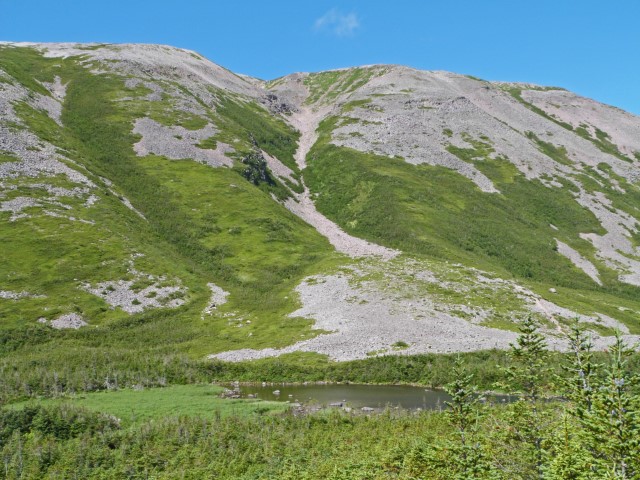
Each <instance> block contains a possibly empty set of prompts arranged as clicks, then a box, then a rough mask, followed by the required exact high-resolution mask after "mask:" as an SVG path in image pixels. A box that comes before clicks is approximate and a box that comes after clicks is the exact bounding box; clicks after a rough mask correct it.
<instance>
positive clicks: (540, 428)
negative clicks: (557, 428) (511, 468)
mask: <svg viewBox="0 0 640 480" xmlns="http://www.w3.org/2000/svg"><path fill="white" fill-rule="evenodd" d="M539 328H540V325H539V324H538V322H537V321H536V320H535V319H534V318H533V317H531V316H529V317H527V318H526V319H525V320H524V322H523V323H522V325H520V335H519V336H518V339H517V341H516V343H515V344H511V350H510V352H509V358H510V365H509V367H508V368H507V371H506V373H507V379H508V381H509V383H510V385H511V386H512V388H513V389H515V391H516V392H517V393H518V394H520V395H521V398H520V399H519V400H518V401H517V402H516V403H515V404H514V405H513V407H512V412H513V414H512V428H513V432H514V437H515V440H516V442H517V443H518V444H519V447H518V453H519V454H520V455H521V457H522V458H523V459H524V464H525V471H524V472H523V473H524V476H525V477H527V478H528V477H532V478H543V465H544V450H543V441H544V429H545V427H546V423H547V422H546V419H545V416H544V414H543V413H542V412H541V411H540V400H541V399H542V398H543V396H544V394H545V393H546V390H547V387H548V384H547V383H548V378H549V374H550V373H549V372H550V368H549V366H548V356H549V352H548V350H547V343H546V340H545V338H544V336H543V335H542V334H541V333H540V331H539Z"/></svg>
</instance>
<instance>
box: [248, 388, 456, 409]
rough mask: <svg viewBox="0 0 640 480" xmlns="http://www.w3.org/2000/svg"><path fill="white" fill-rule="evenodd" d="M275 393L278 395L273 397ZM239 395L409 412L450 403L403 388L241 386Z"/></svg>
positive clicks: (442, 395)
mask: <svg viewBox="0 0 640 480" xmlns="http://www.w3.org/2000/svg"><path fill="white" fill-rule="evenodd" d="M276 391H279V392H280V393H279V394H277V393H274V392H276ZM240 393H241V395H242V396H243V397H246V396H247V395H256V396H257V398H259V399H261V400H276V401H283V402H286V401H288V402H291V403H294V402H299V403H304V404H310V403H312V404H319V405H325V406H328V405H331V404H339V403H343V404H344V405H345V406H349V407H353V408H362V407H370V408H376V409H378V408H384V407H386V406H390V407H400V408H403V409H408V410H415V409H418V408H421V409H423V410H438V409H441V408H445V407H446V405H445V403H444V402H446V401H448V400H450V399H451V397H450V396H449V395H448V394H447V393H445V392H443V391H439V390H429V389H425V388H424V387H411V386H404V385H336V384H330V385H267V386H264V387H263V386H260V385H250V386H241V387H240Z"/></svg>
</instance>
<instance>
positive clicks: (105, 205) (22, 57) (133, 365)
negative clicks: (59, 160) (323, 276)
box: [0, 49, 343, 395]
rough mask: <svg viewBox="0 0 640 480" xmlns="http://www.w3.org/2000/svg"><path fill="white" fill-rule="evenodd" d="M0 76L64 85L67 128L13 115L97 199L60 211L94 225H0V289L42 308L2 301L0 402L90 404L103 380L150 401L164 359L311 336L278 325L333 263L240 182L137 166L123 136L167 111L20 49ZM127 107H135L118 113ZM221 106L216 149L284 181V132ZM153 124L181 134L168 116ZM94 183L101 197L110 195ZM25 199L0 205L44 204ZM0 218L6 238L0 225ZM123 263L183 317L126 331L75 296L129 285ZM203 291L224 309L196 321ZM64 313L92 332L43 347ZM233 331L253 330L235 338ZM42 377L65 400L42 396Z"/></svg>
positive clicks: (68, 64) (120, 319)
mask: <svg viewBox="0 0 640 480" xmlns="http://www.w3.org/2000/svg"><path fill="white" fill-rule="evenodd" d="M0 68H6V69H7V70H8V71H10V72H11V73H12V75H15V77H16V78H17V79H18V80H19V81H21V82H23V81H24V82H25V83H26V84H27V85H30V83H29V82H31V83H33V82H36V83H37V81H52V80H53V75H59V76H61V78H62V82H63V83H65V84H67V85H68V86H67V95H66V98H65V103H64V108H63V113H62V119H63V123H64V127H60V126H59V125H57V124H56V123H55V122H53V121H52V120H51V119H50V118H49V117H48V116H47V115H46V114H45V113H44V112H41V111H36V110H34V109H32V108H31V107H29V106H28V105H26V104H20V105H18V106H17V111H18V113H19V115H20V116H21V117H22V119H23V120H24V121H25V122H26V123H27V124H28V126H29V128H30V129H31V130H32V131H34V132H35V133H36V134H37V135H39V136H40V137H41V138H43V139H44V140H47V141H50V142H52V143H53V144H54V145H56V146H57V147H59V148H60V149H64V151H65V152H66V155H67V156H68V157H69V158H71V159H73V160H74V161H75V162H77V163H78V164H80V165H81V167H73V165H71V166H72V168H81V171H82V172H83V173H84V174H85V175H87V176H88V177H89V178H90V179H91V180H92V181H94V183H96V185H97V188H96V189H94V191H92V193H94V194H95V195H97V196H98V197H99V200H98V202H97V203H95V205H93V206H92V207H91V208H85V207H84V206H83V205H82V202H81V200H79V199H73V200H64V201H65V203H67V204H68V205H69V206H70V207H71V210H69V211H68V212H65V214H67V215H73V216H75V217H76V218H78V219H82V220H87V221H92V222H95V224H93V225H89V224H85V223H80V222H78V221H75V222H72V221H65V220H61V219H59V218H52V217H50V216H46V215H43V212H42V211H41V210H39V209H32V210H31V211H29V213H32V214H34V217H33V218H30V219H23V220H19V221H16V222H11V223H5V228H3V229H1V230H0V241H1V242H2V243H3V244H7V245H13V246H15V248H12V249H9V250H8V251H7V252H5V255H4V256H3V262H2V264H1V265H0V288H2V289H6V290H12V291H18V292H20V291H23V290H26V291H28V292H30V293H33V294H38V295H45V296H46V297H45V298H25V299H21V300H17V301H13V300H0V314H1V315H2V318H3V320H2V322H1V323H0V330H1V332H0V355H1V357H0V358H1V361H2V367H0V369H2V370H3V371H5V372H8V370H5V369H10V370H11V372H12V373H11V375H10V377H7V376H5V377H4V379H5V380H6V381H5V382H0V383H2V385H0V390H2V391H3V392H7V391H8V390H11V389H14V388H16V389H17V390H14V393H15V392H17V391H18V390H19V391H21V392H23V393H25V394H26V395H30V394H31V392H35V391H44V390H49V388H64V389H66V388H69V387H71V388H72V389H76V388H78V389H87V390H91V389H94V388H99V387H97V386H96V385H99V382H98V383H96V382H97V376H101V375H104V374H108V372H120V374H121V375H122V378H128V379H129V380H128V381H129V382H131V381H134V378H135V377H136V376H137V377H138V378H139V379H140V378H144V379H145V382H146V383H145V382H143V383H145V384H150V385H156V384H158V383H160V380H159V378H160V377H162V376H163V375H165V374H163V373H162V372H163V371H165V372H166V367H165V366H163V365H164V363H165V362H166V361H167V358H172V357H174V356H175V357H176V358H178V357H179V358H187V357H191V358H194V357H198V358H201V357H202V356H204V355H206V354H209V353H214V352H217V351H222V350H228V349H234V348H240V347H243V346H252V347H254V348H261V347H264V346H283V345H287V344H290V343H292V342H294V341H297V340H299V339H301V338H307V337H309V336H312V335H315V334H317V332H315V331H312V330H311V329H310V328H309V327H310V323H311V322H310V321H309V320H306V319H291V318H288V314H289V313H290V312H292V311H294V310H295V309H296V308H297V307H298V300H297V296H296V295H295V293H294V292H293V289H294V287H295V286H296V285H297V284H298V283H299V282H300V281H301V280H302V278H304V277H305V276H306V275H309V274H315V273H318V272H320V271H322V270H323V269H324V268H326V266H327V265H328V266H331V265H334V264H336V262H341V261H343V260H342V259H341V258H340V257H339V256H338V255H336V254H334V253H333V249H332V248H331V247H330V245H329V243H328V242H327V241H326V239H324V237H322V236H320V235H319V234H318V233H317V232H316V231H315V230H314V229H313V228H312V227H310V226H309V225H307V224H306V223H304V222H302V221H301V220H300V219H298V218H297V217H295V216H293V215H292V214H291V213H290V212H289V211H288V210H286V209H285V208H284V207H283V206H281V205H280V204H278V203H276V202H274V201H273V200H272V199H271V197H270V193H271V191H272V190H265V189H263V188H259V187H256V186H254V185H252V184H250V183H249V182H247V181H246V180H245V179H244V178H243V177H242V176H241V175H240V174H239V172H238V171H237V169H236V168H234V169H227V168H220V169H213V168H209V167H207V166H204V165H201V164H198V163H196V162H193V161H176V162H173V161H169V160H167V159H164V158H159V157H153V156H150V157H147V158H144V159H140V158H138V157H137V156H136V155H135V153H134V152H133V149H132V145H133V144H134V143H135V142H136V141H137V137H136V136H135V135H133V134H132V133H131V129H132V124H133V121H134V119H135V118H137V117H138V116H144V115H147V114H149V113H150V112H151V113H154V112H155V113H156V114H158V115H160V114H161V113H163V112H164V110H163V109H162V108H158V106H157V105H156V104H158V103H161V102H144V101H142V100H141V99H140V97H142V96H144V95H146V94H147V93H148V92H147V91H146V89H144V88H142V89H141V88H138V89H135V91H131V90H127V89H126V88H125V87H124V80H125V79H124V78H121V77H116V76H111V75H99V76H95V75H92V74H91V73H90V72H89V71H88V70H86V69H85V68H83V67H82V66H80V65H79V64H78V63H77V61H76V59H74V58H68V59H64V60H62V59H45V58H42V57H41V56H40V55H39V54H37V53H36V52H34V51H32V50H24V49H2V51H1V52H0ZM132 95H133V96H134V97H136V98H134V100H130V101H126V102H123V101H121V99H122V98H123V97H125V96H129V97H130V96H132ZM223 97H224V95H222V94H220V98H221V104H220V105H219V106H218V109H217V110H216V111H213V110H211V111H210V112H209V115H210V117H211V121H214V122H216V121H217V126H218V127H219V128H220V130H221V135H226V137H225V138H227V137H232V136H233V137H234V138H236V137H237V138H238V139H239V142H240V143H241V144H242V145H245V146H247V148H249V147H250V146H251V142H252V141H254V142H255V143H256V144H257V146H258V147H259V148H262V149H264V150H265V151H267V152H269V153H271V154H274V155H278V156H279V157H281V160H282V161H283V162H285V163H288V164H289V165H291V166H294V163H293V152H294V151H295V148H296V140H297V134H296V133H295V132H293V131H292V130H291V129H290V128H289V127H287V126H286V125H285V124H284V122H282V121H281V120H276V119H273V118H271V117H269V114H268V113H267V112H266V110H264V109H262V108H261V107H259V106H257V105H255V104H250V103H246V102H241V101H239V100H230V99H225V98H223ZM154 109H155V110H154ZM165 120H166V122H167V123H168V124H172V125H175V124H182V125H183V126H184V125H186V124H185V121H186V120H185V118H183V117H182V116H180V115H177V114H176V115H175V116H173V117H171V116H170V115H168V116H166V118H165ZM191 126H192V127H194V128H195V127H199V126H200V125H195V124H194V125H191ZM209 140H211V139H209ZM213 140H216V139H213ZM7 158H8V159H12V157H7ZM3 159H4V157H3ZM99 177H105V178H107V179H109V180H110V181H111V182H113V187H111V188H107V187H106V186H105V185H104V184H103V182H102V181H101V180H100V179H99ZM45 181H46V183H49V184H52V185H56V186H63V187H67V188H72V187H73V186H74V185H73V184H72V183H70V182H68V181H67V180H65V179H63V178H55V179H52V178H46V179H33V180H32V182H45ZM28 183H29V182H26V181H25V182H23V179H19V180H16V185H17V186H18V187H19V190H16V191H15V192H14V193H12V194H11V195H18V194H20V193H22V192H27V193H29V195H31V196H35V197H36V198H45V196H46V195H45V192H44V191H42V190H41V189H29V188H28ZM261 187H262V186H261ZM281 188H283V187H281ZM112 190H113V191H115V192H117V194H118V195H123V196H126V197H127V198H128V199H130V200H131V202H132V203H133V205H134V206H135V207H136V208H137V209H138V210H139V211H141V212H142V213H143V214H144V215H145V217H146V219H147V221H145V220H142V219H141V218H140V217H138V216H137V215H136V214H135V213H133V212H131V211H130V210H129V209H127V208H126V207H125V206H124V205H123V204H122V202H121V201H120V199H119V198H117V197H116V195H114V194H113V193H112ZM0 215H1V217H2V219H3V221H4V222H6V219H7V218H8V217H9V213H2V214H0ZM134 253H142V254H144V256H143V257H141V258H137V259H136V262H135V267H136V268H137V269H138V270H140V271H142V272H144V273H146V274H153V275H155V276H166V277H167V281H170V282H173V281H178V280H179V281H180V282H181V283H182V285H183V286H185V287H186V288H187V289H188V292H189V293H188V298H187V300H188V301H187V303H186V304H185V305H184V306H182V307H180V308H177V309H174V310H148V311H145V312H143V313H140V314H135V315H128V314H126V313H124V312H122V311H120V310H119V309H116V310H112V309H110V308H109V306H108V305H107V304H105V302H104V301H103V300H102V299H100V298H98V297H96V296H93V295H91V294H89V293H87V292H85V291H84V290H82V288H80V287H81V285H82V283H83V282H88V283H91V284H96V283H98V282H101V281H107V280H118V279H122V278H128V277H129V274H128V272H127V269H128V268H129V266H128V261H129V259H130V258H131V255H132V254H134ZM97 266H99V268H96V267H97ZM208 282H214V283H216V284H217V285H220V286H221V287H223V288H224V289H225V290H227V291H229V292H230V293H231V295H230V297H229V303H228V304H227V305H226V306H225V308H221V309H219V310H218V311H217V312H215V313H214V314H213V315H211V316H208V317H207V318H205V320H201V318H200V316H201V312H202V309H203V308H204V307H205V305H206V302H207V301H208V298H209V295H210V292H209V289H208V288H207V286H206V284H207V283H208ZM69 312H78V313H80V314H82V315H83V316H84V317H85V318H86V319H87V321H88V322H89V323H90V325H91V327H90V328H85V329H81V330H79V331H55V330H52V329H50V328H47V327H44V326H42V325H40V324H38V323H37V322H36V320H37V319H38V318H40V317H45V318H47V319H52V318H55V317H56V316H57V315H59V314H62V313H69ZM226 314H229V315H231V317H225V316H224V315H226ZM240 318H244V320H249V319H250V320H251V321H252V323H251V324H247V323H245V325H246V326H245V327H244V328H238V327H237V326H236V325H237V323H238V321H237V320H238V319H240ZM34 345H37V346H38V349H37V350H34ZM87 359H94V361H93V364H94V371H93V373H91V374H89V376H88V377H86V368H85V367H84V366H83V365H85V361H86V360H87ZM60 365H64V366H65V367H64V368H62V369H60V368H58V367H57V366H60ZM145 365H146V367H145ZM177 365H178V364H176V373H177V371H179V370H180V368H179V367H178V366H177ZM54 372H55V375H56V376H57V378H60V379H61V383H63V384H64V386H61V385H60V384H58V383H56V382H54V383H53V384H48V380H44V379H45V378H49V376H50V374H53V373H54ZM98 372H100V373H98ZM172 375H173V374H171V375H169V376H170V377H171V376H172ZM178 376H179V377H181V378H183V379H184V377H183V376H182V374H178ZM83 378H84V380H82V379H83ZM173 378H174V379H176V378H178V377H173ZM129 384H132V383H129ZM133 384H135V383H133ZM72 385H73V387H72Z"/></svg>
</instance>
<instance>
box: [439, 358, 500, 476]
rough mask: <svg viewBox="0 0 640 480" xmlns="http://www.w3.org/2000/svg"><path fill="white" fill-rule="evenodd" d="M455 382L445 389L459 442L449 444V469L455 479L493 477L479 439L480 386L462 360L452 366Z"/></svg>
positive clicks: (450, 419) (448, 412)
mask: <svg viewBox="0 0 640 480" xmlns="http://www.w3.org/2000/svg"><path fill="white" fill-rule="evenodd" d="M452 373H453V381H452V382H451V383H449V384H447V385H446V386H445V391H446V392H447V393H448V394H449V395H451V401H448V402H446V404H447V406H448V407H449V409H448V410H447V412H446V414H447V417H448V418H449V422H450V424H451V426H452V427H453V428H454V429H455V432H456V437H457V441H454V442H448V444H447V445H446V448H447V449H448V450H449V451H450V452H451V455H450V457H449V458H450V467H452V468H451V470H453V475H454V476H453V477H452V478H454V479H456V480H474V479H487V478H493V472H492V468H491V464H490V463H489V461H488V459H487V457H486V455H484V452H483V448H482V444H481V442H480V439H479V425H478V422H479V417H480V412H479V408H478V393H477V387H476V386H475V385H473V384H472V380H473V375H471V374H468V373H467V372H466V370H465V368H464V365H463V364H462V360H461V358H460V357H458V358H457V359H456V362H455V364H454V367H453V371H452Z"/></svg>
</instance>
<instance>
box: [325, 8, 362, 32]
mask: <svg viewBox="0 0 640 480" xmlns="http://www.w3.org/2000/svg"><path fill="white" fill-rule="evenodd" d="M314 27H315V30H316V31H317V32H320V31H323V32H328V33H331V34H333V35H335V36H337V37H350V36H352V35H353V34H354V33H355V32H356V30H358V28H360V20H359V19H358V16H357V15H356V14H355V13H346V14H345V13H342V12H341V11H340V10H338V9H337V8H332V9H331V10H329V11H328V12H327V13H325V14H324V15H323V16H321V17H320V18H318V19H317V20H316V22H315V25H314Z"/></svg>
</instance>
